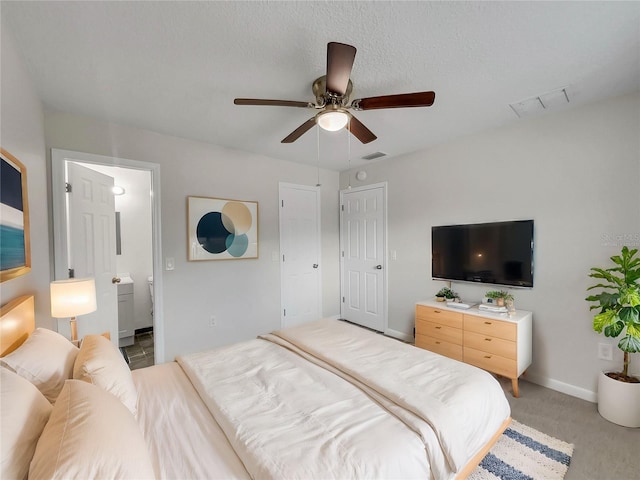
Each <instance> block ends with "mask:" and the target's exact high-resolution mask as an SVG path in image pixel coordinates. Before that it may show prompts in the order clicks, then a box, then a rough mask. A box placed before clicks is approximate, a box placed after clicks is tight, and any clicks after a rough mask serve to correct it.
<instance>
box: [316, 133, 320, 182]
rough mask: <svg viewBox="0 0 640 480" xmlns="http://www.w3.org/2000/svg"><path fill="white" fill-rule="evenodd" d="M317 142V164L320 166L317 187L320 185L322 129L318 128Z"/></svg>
mask: <svg viewBox="0 0 640 480" xmlns="http://www.w3.org/2000/svg"><path fill="white" fill-rule="evenodd" d="M316 143H317V147H318V162H317V166H318V181H317V183H316V187H319V186H320V129H319V128H316Z"/></svg>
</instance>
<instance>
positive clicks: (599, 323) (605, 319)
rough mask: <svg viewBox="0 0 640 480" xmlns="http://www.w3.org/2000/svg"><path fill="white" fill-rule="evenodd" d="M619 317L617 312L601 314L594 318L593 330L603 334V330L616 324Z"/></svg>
mask: <svg viewBox="0 0 640 480" xmlns="http://www.w3.org/2000/svg"><path fill="white" fill-rule="evenodd" d="M617 317H618V315H617V314H616V311H615V310H608V311H606V312H602V313H599V314H598V315H596V316H595V317H593V329H594V330H595V331H596V332H598V333H602V329H603V328H604V327H606V326H608V325H610V324H612V323H613V322H615V321H616V319H617Z"/></svg>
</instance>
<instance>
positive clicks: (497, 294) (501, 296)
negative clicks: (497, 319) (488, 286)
mask: <svg viewBox="0 0 640 480" xmlns="http://www.w3.org/2000/svg"><path fill="white" fill-rule="evenodd" d="M485 297H487V298H491V299H492V300H495V301H496V305H497V306H499V307H504V306H505V303H506V302H513V295H511V294H510V293H509V292H507V291H506V290H491V291H489V292H487V293H486V294H485Z"/></svg>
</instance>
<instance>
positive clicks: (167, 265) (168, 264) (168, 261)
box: [164, 257, 175, 270]
mask: <svg viewBox="0 0 640 480" xmlns="http://www.w3.org/2000/svg"><path fill="white" fill-rule="evenodd" d="M174 267H175V265H174V262H173V257H167V258H165V260H164V269H165V270H173V269H174Z"/></svg>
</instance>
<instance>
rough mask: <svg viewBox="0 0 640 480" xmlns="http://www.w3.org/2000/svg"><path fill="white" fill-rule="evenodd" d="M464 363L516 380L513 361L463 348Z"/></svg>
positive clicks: (515, 366)
mask: <svg viewBox="0 0 640 480" xmlns="http://www.w3.org/2000/svg"><path fill="white" fill-rule="evenodd" d="M464 361H465V363H470V364H471V365H475V366H476V367H480V368H482V369H483V370H488V371H489V372H493V373H497V374H498V375H503V376H505V377H507V378H516V377H517V375H518V374H517V370H518V365H517V362H516V361H515V360H511V359H510V358H505V357H501V356H500V355H496V354H493V353H487V352H483V351H480V350H476V349H475V348H469V347H464Z"/></svg>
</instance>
